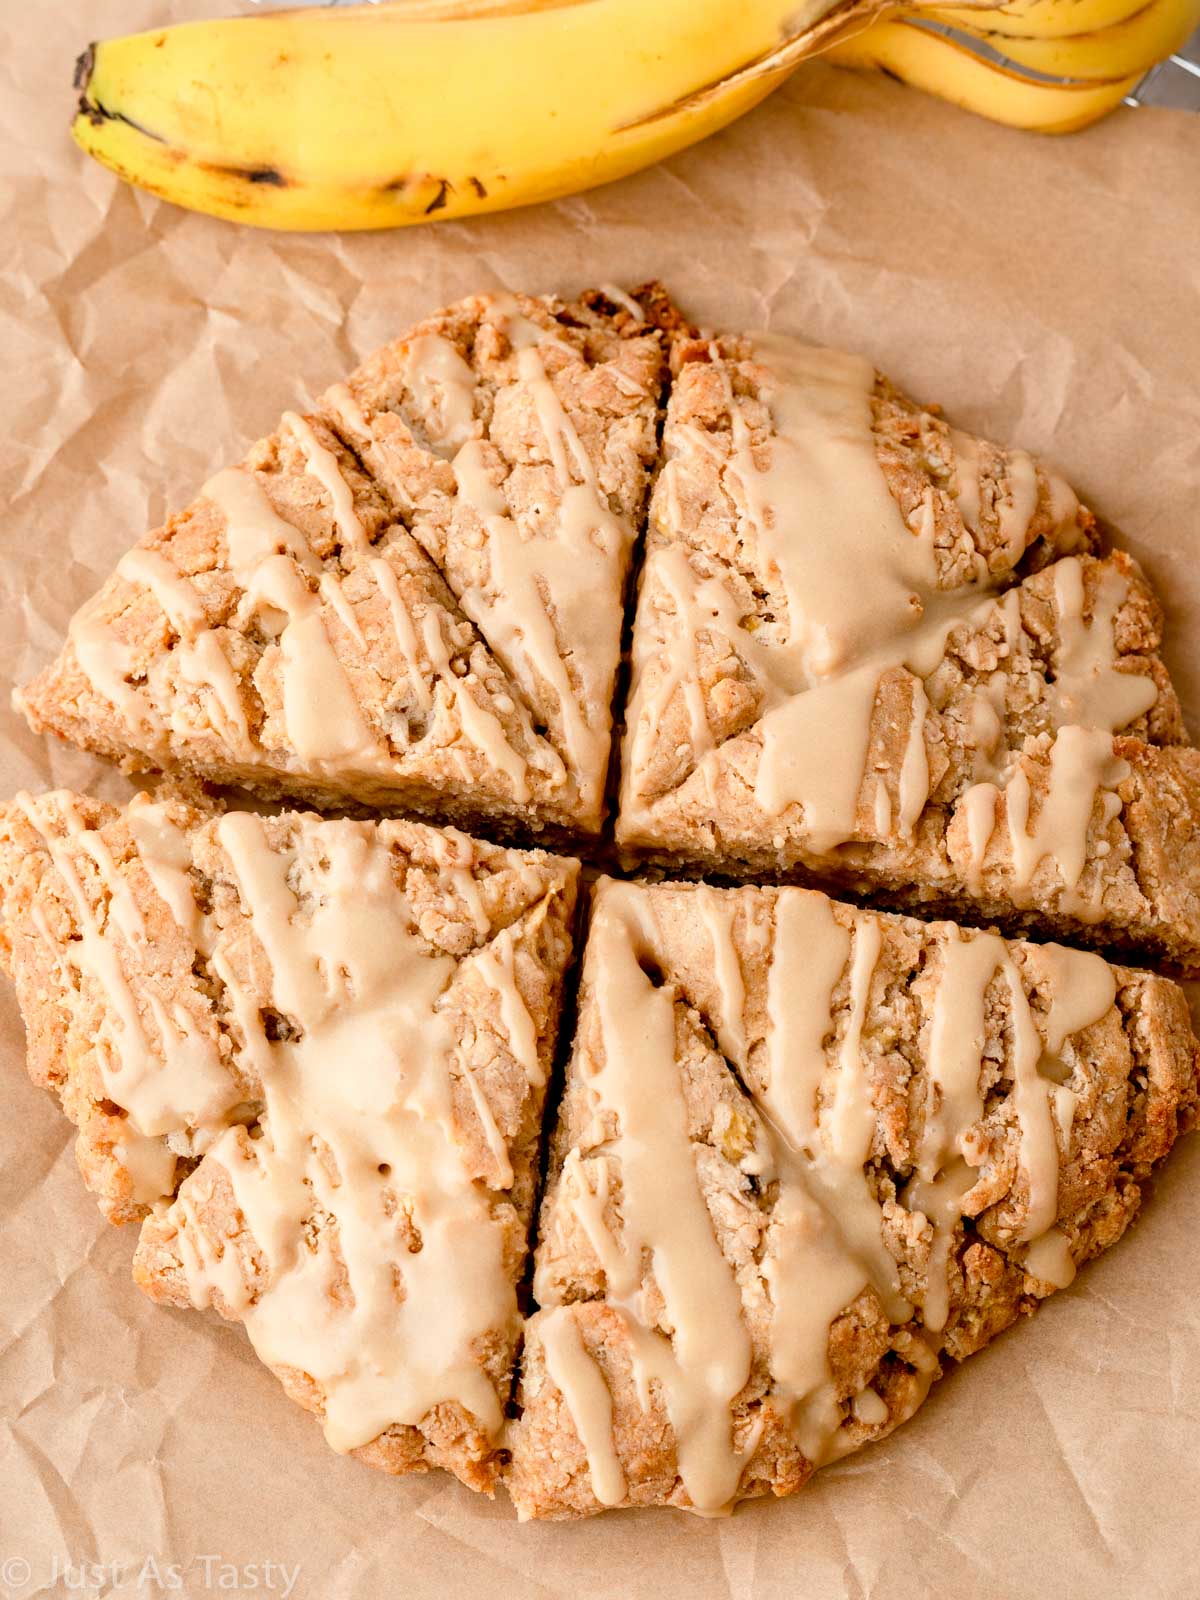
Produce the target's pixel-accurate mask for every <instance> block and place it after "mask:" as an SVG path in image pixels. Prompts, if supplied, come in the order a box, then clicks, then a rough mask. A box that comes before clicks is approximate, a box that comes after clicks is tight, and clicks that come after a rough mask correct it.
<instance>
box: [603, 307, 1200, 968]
mask: <svg viewBox="0 0 1200 1600" xmlns="http://www.w3.org/2000/svg"><path fill="white" fill-rule="evenodd" d="M680 352H681V357H682V365H681V370H680V372H679V375H678V377H677V379H676V381H675V385H674V389H673V392H672V395H671V400H670V404H669V408H668V413H667V423H666V431H665V436H664V443H663V451H664V457H665V464H664V466H663V468H662V471H661V473H660V475H659V478H658V481H657V484H656V487H655V491H654V496H653V500H652V503H651V510H650V524H649V533H648V536H647V554H646V562H645V567H644V570H643V574H642V579H641V586H640V594H639V599H638V608H637V615H636V620H635V624H634V634H633V683H632V693H631V703H630V706H629V710H628V715H627V719H626V721H627V730H628V731H627V734H626V738H625V745H624V751H623V763H622V780H621V806H620V814H619V818H618V824H617V836H618V840H619V842H620V843H621V845H622V846H623V848H624V849H625V850H627V851H628V852H630V853H631V854H633V855H636V856H639V857H642V858H647V857H651V858H657V859H661V860H666V861H674V862H676V863H679V862H681V861H689V862H691V863H694V864H698V865H699V866H700V867H701V868H703V869H707V870H708V871H712V872H718V873H722V874H730V873H733V874H740V873H748V872H753V873H755V874H757V875H760V876H761V875H770V874H777V875H781V876H784V877H799V878H802V879H803V878H804V877H808V878H810V879H812V878H816V879H818V880H819V881H820V880H824V881H826V882H830V883H833V884H835V885H839V886H844V887H846V888H848V889H851V890H853V891H854V892H855V893H862V894H870V895H871V896H872V897H873V898H874V899H875V900H876V901H877V902H878V901H881V900H882V901H883V902H884V903H891V904H895V905H901V906H911V907H914V908H915V907H918V906H919V907H920V908H921V909H922V910H925V911H942V912H946V913H949V914H955V913H961V914H962V915H964V916H967V917H969V918H975V919H979V918H985V919H988V920H993V919H994V920H997V921H999V922H1001V923H1002V925H1003V926H1006V927H1007V928H1009V929H1010V930H1012V931H1025V930H1031V931H1039V932H1041V933H1044V934H1053V935H1055V936H1065V937H1070V938H1073V939H1083V940H1084V941H1085V942H1089V943H1090V942H1098V943H1100V944H1101V945H1104V946H1119V947H1121V948H1124V949H1130V950H1138V949H1143V950H1149V951H1153V952H1155V953H1156V954H1158V955H1160V956H1165V957H1167V958H1168V959H1169V960H1170V961H1172V962H1174V963H1177V964H1179V965H1180V966H1182V967H1185V968H1195V967H1198V966H1200V752H1197V751H1195V750H1193V749H1191V748H1190V747H1189V746H1188V743H1187V737H1186V734H1185V732H1184V728H1183V723H1182V718H1181V716H1180V711H1179V705H1178V701H1177V699H1176V696H1175V694H1174V692H1173V690H1172V688H1171V685H1170V682H1169V680H1168V677H1167V674H1166V671H1165V669H1164V667H1163V664H1162V661H1161V660H1160V658H1159V654H1158V650H1159V643H1160V631H1161V614H1160V611H1159V607H1158V604H1157V602H1156V600H1155V598H1154V596H1153V594H1152V593H1151V591H1150V589H1149V587H1148V586H1147V584H1146V581H1145V579H1144V577H1143V576H1142V574H1141V572H1140V571H1139V570H1138V568H1137V566H1136V565H1135V563H1134V562H1133V561H1132V560H1130V558H1129V557H1128V556H1125V555H1123V554H1121V553H1119V552H1117V553H1114V554H1112V555H1108V556H1104V555H1103V554H1101V553H1100V549H1099V540H1098V537H1097V534H1096V531H1095V527H1094V522H1093V519H1092V517H1091V516H1090V514H1089V513H1088V512H1087V511H1085V510H1084V509H1083V508H1082V507H1081V506H1080V505H1079V503H1078V501H1077V500H1076V498H1075V496H1074V494H1073V493H1072V492H1071V490H1070V489H1069V488H1068V487H1067V486H1066V484H1064V483H1062V482H1061V481H1060V480H1059V479H1057V478H1055V477H1054V476H1053V475H1051V474H1050V473H1048V472H1047V471H1046V470H1045V469H1044V468H1042V467H1041V466H1039V465H1038V464H1037V463H1035V462H1034V461H1033V460H1032V459H1031V458H1030V457H1029V456H1027V455H1025V454H1024V453H1023V452H1021V451H1016V450H1002V449H1000V448H999V447H997V446H995V445H990V444H987V443H984V442H982V441H979V440H977V439H974V438H971V437H970V436H968V435H966V434H963V433H960V432H958V431H957V430H955V429H953V428H950V427H948V426H947V425H946V423H945V422H943V421H942V420H941V418H940V417H938V416H936V415H934V414H932V413H931V412H929V411H922V410H921V409H920V408H918V407H917V406H916V405H914V404H913V403H912V402H910V401H908V400H906V399H905V398H904V397H903V396H901V395H899V394H897V393H896V391H895V390H893V389H892V388H891V387H890V386H889V385H888V384H887V382H886V381H885V380H884V379H882V378H880V377H878V376H877V375H876V374H875V373H874V371H873V370H872V368H871V366H870V365H869V363H867V362H865V361H862V360H860V359H859V358H858V357H855V356H848V355H842V354H839V353H838V352H835V351H826V350H816V349H813V348H811V347H808V346H805V345H802V344H799V343H797V342H795V341H791V340H786V339H780V338H774V337H764V338H762V339H761V340H758V341H750V340H740V341H737V340H735V341H728V342H726V343H725V344H723V345H711V344H703V345H702V344H698V343H696V344H691V345H687V344H683V345H681V346H680Z"/></svg>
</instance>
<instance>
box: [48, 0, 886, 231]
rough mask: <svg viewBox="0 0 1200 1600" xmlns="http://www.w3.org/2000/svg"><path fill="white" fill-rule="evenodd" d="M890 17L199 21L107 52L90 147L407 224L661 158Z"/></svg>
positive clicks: (479, 13) (367, 10)
mask: <svg viewBox="0 0 1200 1600" xmlns="http://www.w3.org/2000/svg"><path fill="white" fill-rule="evenodd" d="M882 3H883V0H799V4H798V3H797V0H741V3H738V4H733V5H731V4H729V3H728V0H658V3H657V4H656V5H655V6H654V7H653V8H648V7H647V6H646V5H645V3H644V0H402V3H398V4H392V5H387V6H381V7H373V6H351V7H338V8H334V9H329V8H325V7H317V8H313V9H308V10H300V11H287V12H273V13H267V14H264V15H261V16H245V17H240V18H236V19H230V20H226V21H213V22H192V23H183V24H180V25H179V26H176V27H171V28H161V29H157V30H154V31H152V32H149V33H141V34H134V35H131V36H129V37H127V38H123V39H114V40H110V41H107V42H105V43H101V44H98V45H94V46H92V47H91V49H90V50H89V51H88V52H87V54H86V55H85V56H84V57H83V58H82V59H81V61H80V64H79V70H78V74H77V80H76V82H77V87H78V88H79V89H80V91H81V99H80V108H79V112H78V115H77V116H76V118H75V122H74V128H73V131H74V135H75V138H76V139H77V140H78V142H79V143H80V144H81V145H82V146H83V148H84V149H85V150H86V151H88V152H89V154H91V155H93V156H95V157H96V159H97V160H99V161H102V162H104V163H105V164H106V165H107V166H110V167H112V168H113V169H114V170H115V171H117V172H118V173H120V175H121V176H122V177H124V178H126V179H128V180H129V181H130V182H131V183H135V184H138V185H139V186H140V187H142V188H144V189H149V190H150V191H152V192H153V193H155V194H159V195H163V196H165V197H166V198H167V199H169V200H173V201H175V202H176V203H178V204H180V205H184V206H189V207H191V208H193V209H195V210H199V211H208V212H212V213H214V214H216V215H218V216H223V217H231V218H234V219H236V220H238V221H242V222H249V223H257V224H261V225H264V226H268V227H275V228H383V227H395V226H397V225H399V224H403V223H410V222H420V221H423V220H425V219H427V218H430V217H441V218H449V217H457V216H463V215H465V214H467V213H472V212H480V211H495V210H500V209H503V208H505V207H508V206H516V205H525V204H528V203H530V202H532V201H537V200H548V199H552V198H554V197H556V196H559V195H564V194H569V193H572V192H574V191H576V190H579V189H584V188H590V187H592V186H593V185H595V184H598V183H604V182H606V181H608V180H609V179H611V178H618V177H621V176H623V175H624V174H626V173H629V172H633V171H635V170H637V169H638V168H639V167H643V166H646V165H648V164H649V163H650V162H653V161H658V160H660V159H661V158H662V157H664V156H666V155H669V154H671V153H672V152H673V151H675V150H679V149H681V148H682V147H683V146H684V145H687V144H691V143H692V142H693V141H695V140H697V139H701V138H703V137H704V136H705V135H706V134H709V133H711V132H713V131H714V130H715V129H717V128H720V127H723V126H724V125H725V124H726V123H728V122H731V121H732V120H733V119H734V118H735V117H737V116H740V115H741V113H742V112H744V111H746V110H748V109H749V108H750V107H751V106H752V105H754V104H755V103H756V102H757V101H759V100H761V99H763V97H764V96H765V95H767V94H768V93H769V92H770V91H771V90H772V89H773V88H774V87H775V86H776V85H777V84H778V83H779V82H781V81H782V79H783V78H784V77H785V76H786V75H787V74H788V73H789V72H790V71H791V69H792V68H793V67H794V66H795V65H796V63H797V62H798V61H799V60H801V59H802V58H803V57H804V56H806V55H809V54H811V53H813V51H814V50H815V49H817V48H819V47H820V46H821V45H822V44H823V43H825V42H826V41H827V40H828V39H830V38H833V37H837V36H838V35H839V33H840V32H842V31H843V30H844V28H845V27H846V26H847V25H848V24H852V23H854V22H855V21H859V20H860V19H864V18H865V19H869V18H870V16H871V15H872V14H873V13H874V12H875V11H878V10H879V9H880V7H881V5H882ZM860 25H861V24H860Z"/></svg>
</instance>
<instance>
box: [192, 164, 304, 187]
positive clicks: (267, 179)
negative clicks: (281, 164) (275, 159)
mask: <svg viewBox="0 0 1200 1600" xmlns="http://www.w3.org/2000/svg"><path fill="white" fill-rule="evenodd" d="M196 165H197V166H198V167H199V168H201V170H202V171H204V172H213V173H215V174H216V175H217V176H218V177H220V178H232V179H233V180H234V181H235V182H236V183H252V184H266V185H267V186H268V187H269V188H272V189H290V188H291V187H292V180H291V179H290V178H286V177H284V175H283V173H282V172H280V170H279V168H278V167H237V166H220V165H218V164H217V163H216V162H215V161H197V163H196Z"/></svg>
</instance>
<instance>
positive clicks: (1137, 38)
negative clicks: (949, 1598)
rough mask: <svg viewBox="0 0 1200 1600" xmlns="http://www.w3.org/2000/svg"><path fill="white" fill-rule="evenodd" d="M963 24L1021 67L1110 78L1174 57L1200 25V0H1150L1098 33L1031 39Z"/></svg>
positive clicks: (1061, 74) (1063, 75) (1060, 75)
mask: <svg viewBox="0 0 1200 1600" xmlns="http://www.w3.org/2000/svg"><path fill="white" fill-rule="evenodd" d="M976 27H977V28H978V29H979V31H978V32H977V31H976V29H975V28H972V29H967V28H964V29H963V30H962V31H963V32H964V33H971V34H973V35H974V36H975V37H977V38H980V39H982V40H983V41H984V42H985V43H986V44H988V45H990V46H991V47H992V49H993V50H998V51H999V52H1000V53H1001V54H1002V55H1004V56H1006V57H1007V58H1008V60H1010V61H1015V62H1016V63H1017V64H1018V65H1019V66H1022V67H1029V68H1032V69H1033V71H1035V72H1041V73H1045V74H1046V75H1047V76H1050V77H1058V78H1091V79H1101V80H1105V81H1111V80H1112V79H1113V78H1120V77H1124V76H1126V75H1127V74H1129V73H1134V72H1138V73H1140V72H1147V71H1149V69H1150V68H1151V67H1152V66H1153V65H1154V63H1155V62H1156V61H1161V60H1162V59H1163V57H1164V56H1169V55H1170V54H1171V52H1172V50H1177V49H1178V48H1179V46H1180V45H1181V44H1183V43H1184V41H1185V40H1186V39H1188V38H1190V36H1191V34H1192V32H1193V30H1194V29H1195V28H1197V27H1200V0H1150V3H1149V4H1148V5H1143V7H1142V9H1141V10H1140V11H1138V12H1135V13H1134V15H1133V16H1132V17H1127V18H1126V19H1125V21H1124V22H1118V23H1114V24H1113V26H1112V27H1109V28H1103V29H1101V30H1100V31H1099V32H1098V33H1084V34H1079V35H1067V36H1064V37H1061V38H1055V39H1041V38H1039V39H1026V38H1022V37H1019V36H1017V35H1015V34H1000V33H991V32H988V31H985V30H986V28H987V24H986V23H983V24H977V25H976Z"/></svg>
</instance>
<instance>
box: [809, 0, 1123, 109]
mask: <svg viewBox="0 0 1200 1600" xmlns="http://www.w3.org/2000/svg"><path fill="white" fill-rule="evenodd" d="M828 59H829V60H831V61H835V62H838V63H840V64H841V65H843V66H851V67H876V68H880V69H882V70H883V71H885V72H889V73H891V74H892V76H893V77H896V78H900V79H901V80H902V81H903V82H905V83H911V84H913V85H915V87H917V88H918V89H927V90H929V91H930V92H931V93H933V94H937V95H940V96H941V97H942V98H943V99H944V100H950V101H953V102H954V103H955V104H956V105H960V106H963V107H965V108H966V109H967V110H969V111H977V112H978V113H979V114H980V115H981V116H985V117H990V118H991V119H992V120H993V121H995V122H1004V123H1007V124H1008V125H1009V126H1010V127H1014V128H1028V129H1033V130H1036V131H1037V132H1040V133H1070V132H1072V131H1073V130H1075V129H1076V128H1082V127H1086V125H1087V124H1088V123H1089V122H1094V121H1095V120H1096V119H1097V118H1098V117H1102V116H1103V115H1104V113H1105V112H1106V111H1109V110H1111V109H1112V107H1113V106H1115V105H1119V104H1120V102H1121V101H1122V100H1123V99H1124V97H1125V96H1126V95H1127V94H1128V93H1129V91H1130V90H1131V89H1132V88H1133V86H1134V85H1135V84H1136V83H1137V82H1138V79H1139V78H1140V77H1141V72H1140V71H1138V72H1136V73H1134V74H1132V75H1131V76H1128V75H1127V76H1124V77H1120V78H1116V79H1114V80H1111V81H1107V82H1106V81H1103V80H1101V81H1093V82H1086V83H1052V82H1045V81H1041V80H1038V79H1034V78H1027V77H1025V76H1023V75H1022V74H1021V73H1018V72H1015V71H1013V70H1012V69H1010V68H1007V67H1004V66H1002V65H1000V64H999V63H998V62H994V61H990V60H988V59H987V58H986V57H984V56H981V55H977V54H976V53H975V52H974V51H973V50H971V49H970V48H969V46H967V45H966V44H964V43H962V42H961V41H959V40H957V39H952V38H948V37H947V36H946V35H945V34H941V33H935V32H933V31H932V30H931V29H928V28H923V27H920V26H919V25H918V24H916V23H914V22H912V21H909V20H905V19H903V18H901V19H897V20H893V19H890V18H889V19H885V20H884V21H882V22H876V23H873V24H872V26H870V27H869V28H866V29H864V30H863V32H861V33H858V34H855V35H854V36H853V37H852V38H849V39H846V40H844V41H842V42H840V43H838V44H836V45H834V46H833V48H832V49H830V50H829V52H828Z"/></svg>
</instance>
